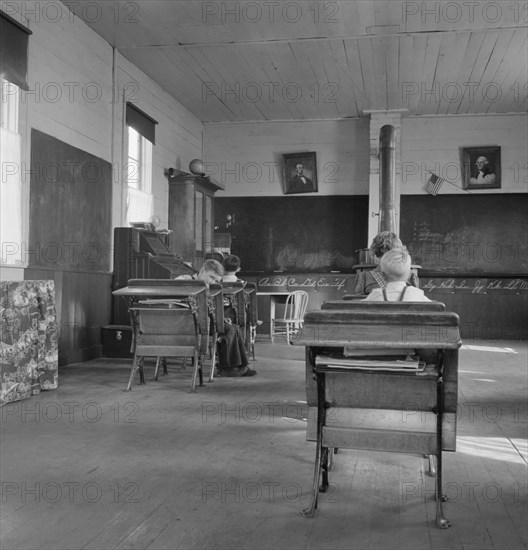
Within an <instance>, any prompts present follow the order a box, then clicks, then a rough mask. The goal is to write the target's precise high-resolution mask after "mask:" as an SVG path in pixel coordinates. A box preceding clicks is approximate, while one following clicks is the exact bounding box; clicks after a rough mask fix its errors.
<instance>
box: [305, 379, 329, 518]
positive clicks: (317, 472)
mask: <svg viewBox="0 0 528 550" xmlns="http://www.w3.org/2000/svg"><path fill="white" fill-rule="evenodd" d="M316 377H317V444H316V445H317V446H316V449H315V466H314V478H313V485H312V501H311V503H310V506H308V508H305V509H304V510H303V511H302V515H303V516H304V517H305V518H313V517H314V515H315V511H316V510H317V498H318V496H319V479H320V477H321V471H322V464H323V454H325V455H326V459H325V460H327V459H328V448H327V449H326V453H323V426H324V424H325V416H326V407H325V375H324V373H318V374H316ZM326 467H327V466H326ZM324 478H325V476H323V486H324V483H325V479H324ZM326 486H328V470H327V473H326Z"/></svg>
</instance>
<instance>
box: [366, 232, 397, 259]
mask: <svg viewBox="0 0 528 550" xmlns="http://www.w3.org/2000/svg"><path fill="white" fill-rule="evenodd" d="M402 247H403V244H402V242H401V241H400V238H399V237H398V235H396V233H393V232H392V231H382V232H381V233H378V234H377V235H376V236H375V237H374V239H373V240H372V244H371V245H370V250H372V252H374V255H375V256H376V257H378V258H381V257H382V256H383V254H385V252H388V251H389V250H392V249H393V248H402Z"/></svg>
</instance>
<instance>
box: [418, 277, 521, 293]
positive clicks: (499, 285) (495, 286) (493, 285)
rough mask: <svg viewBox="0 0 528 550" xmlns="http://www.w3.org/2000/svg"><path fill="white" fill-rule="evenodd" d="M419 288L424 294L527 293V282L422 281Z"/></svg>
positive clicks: (493, 280) (519, 280)
mask: <svg viewBox="0 0 528 550" xmlns="http://www.w3.org/2000/svg"><path fill="white" fill-rule="evenodd" d="M421 286H422V289H423V290H424V291H426V292H427V291H429V292H431V291H435V290H437V291H438V290H440V291H441V290H451V291H452V292H457V291H458V292H469V293H471V294H487V293H488V292H493V291H509V292H513V293H521V292H528V281H525V280H523V279H454V278H452V279H427V280H426V281H422V285H421Z"/></svg>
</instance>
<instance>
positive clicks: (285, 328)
mask: <svg viewBox="0 0 528 550" xmlns="http://www.w3.org/2000/svg"><path fill="white" fill-rule="evenodd" d="M307 307H308V293H307V292H305V291H304V290H295V291H293V292H290V294H289V295H288V298H287V299H286V307H285V309H284V315H283V317H282V318H272V319H271V326H270V340H271V341H272V342H273V340H274V337H275V336H276V335H277V334H285V335H286V341H287V342H288V343H291V339H292V337H293V336H294V335H295V334H297V333H298V332H299V330H300V328H301V327H302V326H303V319H304V314H305V313H306V308H307Z"/></svg>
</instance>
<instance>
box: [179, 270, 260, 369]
mask: <svg viewBox="0 0 528 550" xmlns="http://www.w3.org/2000/svg"><path fill="white" fill-rule="evenodd" d="M223 275H224V267H223V266H222V264H221V263H220V262H217V261H216V260H212V259H210V260H206V261H205V262H204V263H203V265H202V267H201V268H200V271H199V272H198V273H196V274H195V275H192V276H191V275H180V276H179V277H178V279H197V280H199V281H204V282H205V283H206V285H207V286H209V285H210V284H214V283H220V282H221V281H222V277H223ZM218 347H219V349H218V360H219V363H220V372H219V374H220V375H221V376H226V377H238V376H255V374H257V373H256V371H254V370H251V369H249V368H248V363H249V361H248V357H247V354H246V349H245V347H244V339H243V336H242V333H241V331H240V328H239V327H238V326H236V325H233V323H232V322H231V320H230V319H229V318H226V319H225V321H224V334H223V336H222V337H221V338H220V342H219V346H218Z"/></svg>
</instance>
